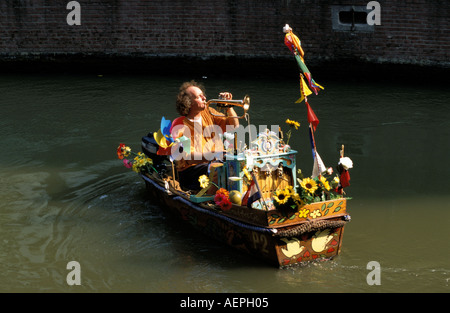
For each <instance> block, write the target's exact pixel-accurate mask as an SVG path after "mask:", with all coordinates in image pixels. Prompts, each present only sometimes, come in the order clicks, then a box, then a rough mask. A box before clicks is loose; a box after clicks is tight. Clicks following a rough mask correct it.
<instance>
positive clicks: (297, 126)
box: [286, 119, 300, 130]
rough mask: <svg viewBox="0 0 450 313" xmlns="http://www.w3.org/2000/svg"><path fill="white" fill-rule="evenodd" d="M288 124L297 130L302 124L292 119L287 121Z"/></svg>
mask: <svg viewBox="0 0 450 313" xmlns="http://www.w3.org/2000/svg"><path fill="white" fill-rule="evenodd" d="M286 124H288V125H289V126H291V127H295V129H296V130H297V129H298V128H299V127H300V123H299V122H297V121H293V120H290V119H287V120H286Z"/></svg>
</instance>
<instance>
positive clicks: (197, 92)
mask: <svg viewBox="0 0 450 313" xmlns="http://www.w3.org/2000/svg"><path fill="white" fill-rule="evenodd" d="M187 92H189V93H190V95H191V103H192V104H191V110H193V111H203V110H204V109H205V108H206V97H205V95H204V94H203V91H202V90H201V89H200V88H198V87H195V86H191V87H189V88H188V89H187Z"/></svg>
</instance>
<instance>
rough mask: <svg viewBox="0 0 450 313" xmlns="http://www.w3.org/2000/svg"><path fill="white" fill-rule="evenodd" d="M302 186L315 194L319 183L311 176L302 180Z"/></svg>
mask: <svg viewBox="0 0 450 313" xmlns="http://www.w3.org/2000/svg"><path fill="white" fill-rule="evenodd" d="M300 186H302V188H303V189H305V190H306V191H308V192H309V193H310V194H314V192H315V191H316V190H317V188H318V186H317V183H316V182H315V180H313V179H311V178H309V177H307V178H304V179H303V180H302V181H301V182H300Z"/></svg>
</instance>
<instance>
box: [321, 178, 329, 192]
mask: <svg viewBox="0 0 450 313" xmlns="http://www.w3.org/2000/svg"><path fill="white" fill-rule="evenodd" d="M319 180H320V182H321V183H322V185H323V187H324V188H325V189H326V190H330V184H329V183H328V181H327V179H326V178H325V177H323V176H320V178H319Z"/></svg>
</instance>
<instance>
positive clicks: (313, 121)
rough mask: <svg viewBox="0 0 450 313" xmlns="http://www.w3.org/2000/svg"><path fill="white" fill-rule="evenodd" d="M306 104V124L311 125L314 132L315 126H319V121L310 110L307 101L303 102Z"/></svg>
mask: <svg viewBox="0 0 450 313" xmlns="http://www.w3.org/2000/svg"><path fill="white" fill-rule="evenodd" d="M305 103H306V109H307V111H308V123H310V124H312V126H313V128H314V131H316V128H317V125H319V119H318V118H317V116H316V114H315V113H314V111H313V110H312V109H311V106H310V105H309V103H308V101H305Z"/></svg>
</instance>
